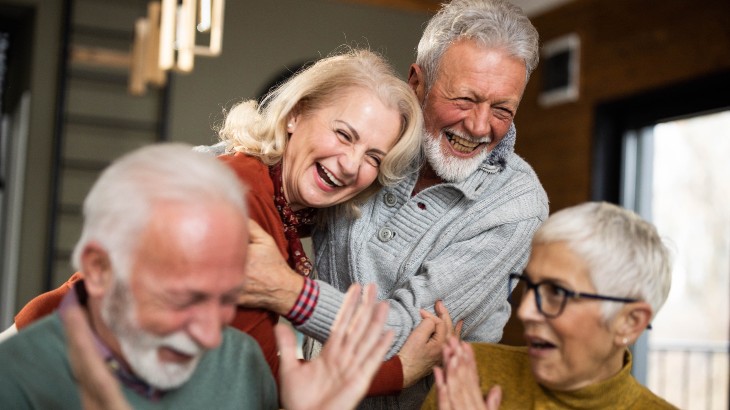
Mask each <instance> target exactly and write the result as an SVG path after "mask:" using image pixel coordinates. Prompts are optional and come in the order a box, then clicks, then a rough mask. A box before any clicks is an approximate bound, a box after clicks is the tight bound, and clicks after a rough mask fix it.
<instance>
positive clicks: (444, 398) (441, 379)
mask: <svg viewBox="0 0 730 410" xmlns="http://www.w3.org/2000/svg"><path fill="white" fill-rule="evenodd" d="M433 376H434V378H435V379H436V394H437V397H438V406H439V407H438V408H439V410H451V397H449V389H448V386H447V385H446V375H445V374H444V371H443V370H442V369H441V368H440V367H434V368H433Z"/></svg>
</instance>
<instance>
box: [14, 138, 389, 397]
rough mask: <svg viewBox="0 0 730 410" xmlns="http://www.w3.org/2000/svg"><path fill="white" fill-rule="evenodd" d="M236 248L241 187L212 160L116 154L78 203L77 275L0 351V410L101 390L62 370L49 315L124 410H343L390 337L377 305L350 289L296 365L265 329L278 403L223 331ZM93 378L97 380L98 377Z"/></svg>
mask: <svg viewBox="0 0 730 410" xmlns="http://www.w3.org/2000/svg"><path fill="white" fill-rule="evenodd" d="M248 245H249V219H248V216H247V212H246V205H245V189H244V187H243V186H242V185H241V183H240V182H239V180H238V178H237V177H236V175H235V174H234V173H233V172H232V171H231V170H230V169H228V167H226V165H225V164H223V163H222V162H220V161H218V160H216V159H214V158H212V157H209V156H207V155H204V154H199V153H195V152H193V151H192V150H191V147H190V146H187V145H184V144H160V145H153V146H149V147H145V148H142V149H140V150H137V151H135V152H133V153H130V154H127V155H125V156H123V157H122V158H120V159H118V160H117V161H115V162H114V163H113V164H112V165H111V166H110V167H109V168H107V169H106V170H105V171H104V172H103V173H102V175H101V176H100V178H99V179H98V180H97V182H96V183H95V184H94V186H93V187H92V189H91V191H90V192H89V195H88V196H87V198H86V200H85V201H84V225H83V230H82V234H81V238H80V239H79V241H78V243H77V244H76V247H75V250H74V254H73V261H74V265H75V267H76V268H77V269H78V270H79V271H80V272H82V273H83V279H82V280H79V281H77V282H75V283H74V284H73V288H72V289H71V291H70V292H68V293H67V294H66V295H65V296H64V299H63V301H62V302H61V306H60V307H59V309H58V312H56V313H54V314H52V315H49V316H47V317H45V318H44V319H42V320H39V321H38V322H37V323H35V324H33V325H31V326H29V327H27V328H26V329H24V330H23V331H21V332H20V333H18V334H17V335H14V336H12V337H11V338H9V339H8V340H6V341H4V342H3V343H2V344H0V363H2V366H0V407H1V408H12V409H78V408H81V405H82V397H83V398H84V399H83V403H84V405H88V404H89V402H88V401H87V400H85V399H86V398H87V395H85V394H80V391H79V387H78V386H77V380H80V381H81V386H82V388H81V392H82V393H84V392H86V391H88V390H89V389H87V387H89V386H91V390H92V391H93V390H94V388H96V387H101V388H102V390H103V388H104V386H99V385H98V384H97V385H95V382H94V381H93V380H92V381H89V378H88V375H86V374H77V375H76V376H74V374H72V371H71V366H74V367H75V368H78V366H76V365H77V364H78V363H79V360H78V356H79V354H80V352H79V351H78V349H77V350H76V351H74V350H72V353H73V354H72V356H74V355H75V357H76V360H71V361H70V360H69V356H68V355H67V353H66V346H67V343H68V337H67V334H66V332H65V331H64V327H63V325H62V321H61V318H62V317H65V315H66V314H67V312H79V311H82V312H83V314H82V315H81V317H82V318H85V320H84V321H82V325H83V322H86V324H87V325H88V328H89V329H90V331H89V330H87V332H86V333H87V334H88V335H93V336H92V337H93V340H94V341H93V343H87V344H86V346H93V348H92V349H86V351H85V352H83V351H82V352H81V354H82V356H83V355H91V357H92V358H93V357H95V356H94V355H99V356H100V357H101V358H102V359H103V361H104V363H105V364H106V368H107V369H108V371H110V372H111V373H112V374H113V376H114V377H113V378H109V379H110V380H111V381H112V384H114V381H115V380H116V382H118V383H119V385H120V390H121V392H122V394H123V396H122V395H115V396H113V397H114V400H118V401H121V402H122V404H123V405H126V403H124V402H128V404H129V405H131V406H132V408H136V409H147V408H214V409H224V408H225V409H232V408H241V409H278V408H280V399H281V404H282V405H284V406H285V407H286V408H289V409H297V408H324V407H326V406H329V408H347V407H349V406H352V405H354V403H356V402H357V400H359V398H360V397H362V396H364V394H365V391H366V389H367V387H368V385H369V382H370V379H371V378H372V375H373V374H374V372H375V370H376V369H377V367H378V366H379V365H380V362H381V361H382V358H383V355H384V353H385V351H386V350H387V348H388V346H389V344H390V341H391V340H392V334H391V332H386V333H385V334H383V333H382V332H381V331H382V326H383V323H384V321H385V318H386V315H387V305H384V304H382V305H379V304H376V303H375V297H374V295H373V294H374V292H375V291H374V290H373V289H372V288H368V289H367V290H366V292H365V298H364V302H363V303H361V304H360V307H356V305H357V301H358V299H359V293H360V292H359V287H357V286H356V287H354V288H353V290H352V291H351V292H350V296H349V297H348V298H347V301H346V302H345V303H344V304H343V310H344V313H343V314H342V316H340V318H339V319H338V324H335V326H334V329H333V332H334V333H333V337H332V338H331V340H330V342H328V344H329V343H332V344H329V346H331V347H330V348H329V349H328V352H329V353H327V354H325V355H323V356H321V357H320V358H318V360H314V361H311V362H308V363H306V364H300V363H299V362H298V360H297V359H296V355H295V353H294V350H295V348H294V345H295V342H294V337H293V335H291V334H288V335H287V333H286V332H285V331H281V330H280V331H277V336H278V339H279V343H280V348H281V354H282V358H281V360H282V365H281V369H282V372H283V373H282V374H281V375H280V380H281V386H282V394H281V396H279V395H278V394H277V387H276V383H275V382H274V378H273V376H272V374H271V371H270V370H269V367H268V365H267V363H266V361H265V360H264V357H263V354H262V353H261V349H260V348H259V346H258V344H257V343H256V342H255V341H254V340H253V339H252V338H251V337H250V336H248V335H246V334H244V333H242V332H240V331H238V330H236V329H234V328H230V327H228V326H227V324H228V323H229V322H230V321H231V320H232V319H233V317H234V313H235V310H236V304H237V301H238V297H239V295H240V293H241V291H242V289H243V282H244V280H245V276H244V270H245V267H246V258H247V253H248V252H247V250H248ZM368 295H370V296H369V297H368ZM353 311H356V313H353ZM350 319H352V321H350ZM72 330H73V329H72ZM289 333H291V332H289ZM76 334H77V332H71V341H72V342H73V341H74V340H76V338H75V336H74V335H76ZM73 345H74V344H73V343H72V346H73ZM325 349H327V347H325ZM74 352H75V353H74ZM82 362H83V361H82ZM94 374H98V375H101V376H104V375H105V371H104V368H103V367H102V370H101V371H100V372H98V371H97V372H94ZM107 384H108V383H107ZM313 385H316V386H317V389H313V388H312V386H313ZM102 408H108V406H105V405H102ZM122 408H124V406H122Z"/></svg>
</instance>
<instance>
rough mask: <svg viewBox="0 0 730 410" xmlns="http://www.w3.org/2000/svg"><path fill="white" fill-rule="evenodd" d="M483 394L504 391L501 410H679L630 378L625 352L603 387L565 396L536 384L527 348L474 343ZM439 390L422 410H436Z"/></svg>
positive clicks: (583, 389) (584, 389)
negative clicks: (496, 388) (496, 389)
mask: <svg viewBox="0 0 730 410" xmlns="http://www.w3.org/2000/svg"><path fill="white" fill-rule="evenodd" d="M472 347H473V349H474V355H475V357H476V359H477V368H478V372H479V379H480V381H481V388H482V392H483V393H484V394H486V393H487V392H488V391H489V389H490V388H492V386H494V385H497V384H498V385H500V386H501V387H502V405H501V407H500V408H501V409H505V410H511V409H540V410H542V409H611V410H614V409H676V407H674V406H672V405H671V404H669V403H667V402H666V401H664V400H663V399H662V398H660V397H658V396H656V395H655V394H654V393H652V392H651V391H649V389H647V388H646V387H644V386H642V385H641V384H639V383H638V382H637V381H636V379H634V378H633V377H632V376H631V354H630V353H629V351H628V350H627V351H626V356H625V359H624V366H623V368H622V369H621V371H620V372H618V373H617V374H616V375H615V376H613V377H611V378H609V379H608V380H604V381H602V382H600V383H596V384H592V385H590V386H587V387H584V388H581V389H578V390H574V391H569V392H564V391H552V390H549V389H547V388H544V387H542V386H540V385H539V384H537V382H536V381H535V379H534V377H533V376H532V371H531V370H530V361H529V357H528V356H527V348H525V347H514V346H505V345H496V344H487V343H473V344H472ZM437 408H438V402H437V399H436V387H435V386H434V387H433V388H432V389H431V391H430V392H429V394H428V397H427V398H426V401H425V402H424V404H423V407H421V409H422V410H423V409H437Z"/></svg>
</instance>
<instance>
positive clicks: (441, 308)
mask: <svg viewBox="0 0 730 410" xmlns="http://www.w3.org/2000/svg"><path fill="white" fill-rule="evenodd" d="M434 310H436V315H437V316H438V317H439V318H440V319H441V320H443V321H444V323H445V324H446V326H448V329H449V330H451V329H452V328H453V327H454V323H453V322H452V320H451V315H449V310H448V309H446V306H445V305H444V301H443V300H437V301H436V305H435V306H434Z"/></svg>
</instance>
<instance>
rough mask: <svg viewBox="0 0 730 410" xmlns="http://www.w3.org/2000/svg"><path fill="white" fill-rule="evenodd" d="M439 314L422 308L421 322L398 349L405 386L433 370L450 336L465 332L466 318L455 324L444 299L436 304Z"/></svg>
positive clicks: (438, 362) (410, 384)
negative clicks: (463, 329) (462, 329)
mask: <svg viewBox="0 0 730 410" xmlns="http://www.w3.org/2000/svg"><path fill="white" fill-rule="evenodd" d="M435 310H436V316H434V315H433V314H431V313H429V312H427V311H425V310H423V309H421V317H422V318H423V320H421V323H419V324H418V326H416V328H415V329H413V332H411V334H410V335H409V336H408V339H406V342H405V344H404V345H403V347H401V349H400V352H398V357H400V360H401V365H402V367H403V388H404V389H405V388H408V387H411V386H412V385H414V384H415V383H416V382H417V381H419V380H421V379H422V378H424V377H426V376H428V375H429V374H431V371H432V370H433V367H434V366H436V365H438V364H440V363H441V357H442V356H441V349H442V347H443V345H444V343H446V340H447V338H448V337H449V336H451V335H454V334H456V336H457V337H458V336H459V335H460V334H461V327H462V325H463V322H462V321H459V323H457V324H456V327H455V328H454V327H453V321H452V320H451V316H450V315H449V311H448V310H447V309H446V307H445V306H444V303H443V302H442V301H440V300H439V301H437V302H436V305H435Z"/></svg>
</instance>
